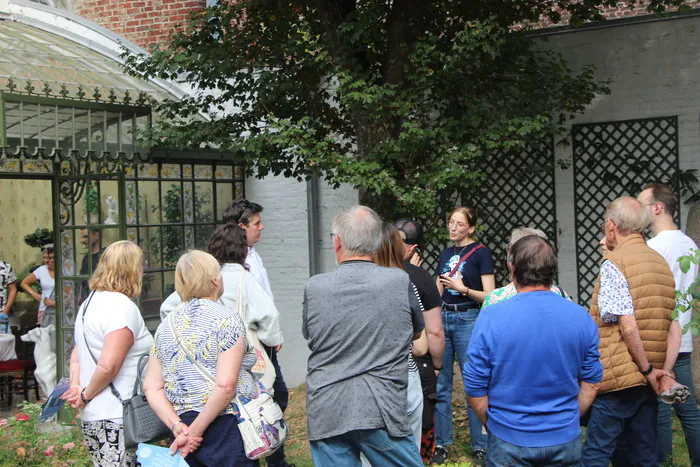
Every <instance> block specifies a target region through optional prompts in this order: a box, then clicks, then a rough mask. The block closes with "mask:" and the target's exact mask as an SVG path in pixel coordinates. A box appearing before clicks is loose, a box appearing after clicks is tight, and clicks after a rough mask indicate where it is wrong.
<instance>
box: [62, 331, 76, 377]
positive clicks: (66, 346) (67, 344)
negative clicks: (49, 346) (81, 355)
mask: <svg viewBox="0 0 700 467" xmlns="http://www.w3.org/2000/svg"><path fill="white" fill-rule="evenodd" d="M74 345H75V339H74V338H73V331H72V330H68V329H66V330H64V331H63V376H68V371H69V370H70V357H71V353H72V352H73V346H74Z"/></svg>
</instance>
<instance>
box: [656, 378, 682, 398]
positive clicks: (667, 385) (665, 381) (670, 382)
mask: <svg viewBox="0 0 700 467" xmlns="http://www.w3.org/2000/svg"><path fill="white" fill-rule="evenodd" d="M675 384H678V383H677V382H676V380H675V379H673V378H672V377H670V376H662V377H661V380H659V392H658V394H662V393H664V392H666V391H668V390H669V389H671V388H672V387H673V386H674V385H675Z"/></svg>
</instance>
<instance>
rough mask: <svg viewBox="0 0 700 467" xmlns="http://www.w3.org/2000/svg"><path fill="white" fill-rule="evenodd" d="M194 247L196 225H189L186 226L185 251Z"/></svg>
mask: <svg viewBox="0 0 700 467" xmlns="http://www.w3.org/2000/svg"><path fill="white" fill-rule="evenodd" d="M194 249H195V246H194V227H192V226H191V225H188V226H186V227H185V251H187V250H194Z"/></svg>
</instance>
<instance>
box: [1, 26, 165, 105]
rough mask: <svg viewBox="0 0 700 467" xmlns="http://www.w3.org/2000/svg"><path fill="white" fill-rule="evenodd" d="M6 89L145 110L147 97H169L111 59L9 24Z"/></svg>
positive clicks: (4, 38) (4, 39)
mask: <svg viewBox="0 0 700 467" xmlns="http://www.w3.org/2000/svg"><path fill="white" fill-rule="evenodd" d="M0 90H3V91H5V92H10V93H13V94H27V95H34V96H44V97H55V98H61V99H75V100H82V101H87V102H104V103H113V104H127V105H129V104H130V105H144V104H145V103H146V102H145V98H146V96H149V97H150V98H153V99H156V100H160V98H162V97H164V96H166V95H168V93H167V91H165V90H164V89H163V88H162V87H160V86H158V85H156V84H154V83H152V82H149V81H146V80H140V79H138V78H135V77H132V76H129V75H127V74H126V73H125V72H124V70H123V69H122V67H121V64H120V63H119V62H117V61H116V60H114V59H113V58H111V57H108V56H105V55H103V54H100V53H98V52H96V51H94V50H91V49H90V48H88V47H86V46H84V45H81V44H78V43H76V42H74V41H72V40H70V39H67V38H65V37H62V36H60V35H57V34H53V33H51V32H48V31H44V30H42V29H39V28H37V27H34V26H30V25H27V24H23V23H20V22H15V21H11V20H7V19H4V20H0ZM140 94H141V97H140V98H139V95H140Z"/></svg>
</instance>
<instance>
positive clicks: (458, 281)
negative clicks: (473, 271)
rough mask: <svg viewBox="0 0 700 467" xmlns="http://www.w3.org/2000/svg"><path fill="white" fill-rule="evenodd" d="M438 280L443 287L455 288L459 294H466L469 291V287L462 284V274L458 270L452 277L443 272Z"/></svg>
mask: <svg viewBox="0 0 700 467" xmlns="http://www.w3.org/2000/svg"><path fill="white" fill-rule="evenodd" d="M438 280H439V281H440V283H441V284H442V286H443V287H445V288H447V289H452V290H455V291H457V292H459V293H461V294H466V293H467V292H468V291H469V288H468V287H467V286H465V285H464V282H462V275H461V274H460V273H459V272H456V273H455V275H454V276H452V277H450V276H449V275H447V274H443V275H441V276H440V278H439V279H438Z"/></svg>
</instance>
